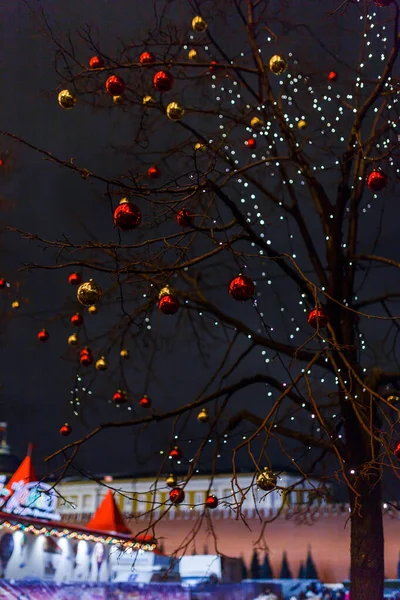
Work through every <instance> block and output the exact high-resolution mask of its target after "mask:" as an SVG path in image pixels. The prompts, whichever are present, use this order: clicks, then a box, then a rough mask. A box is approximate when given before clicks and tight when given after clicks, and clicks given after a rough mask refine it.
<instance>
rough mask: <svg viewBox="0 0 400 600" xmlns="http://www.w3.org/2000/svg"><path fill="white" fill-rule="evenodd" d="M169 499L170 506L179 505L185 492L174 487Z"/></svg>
mask: <svg viewBox="0 0 400 600" xmlns="http://www.w3.org/2000/svg"><path fill="white" fill-rule="evenodd" d="M169 499H170V500H171V502H172V504H181V503H182V502H183V501H184V499H185V492H184V491H183V490H181V488H178V487H175V488H173V489H172V490H171V491H170V493H169Z"/></svg>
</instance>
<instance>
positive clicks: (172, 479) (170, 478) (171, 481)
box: [165, 473, 178, 488]
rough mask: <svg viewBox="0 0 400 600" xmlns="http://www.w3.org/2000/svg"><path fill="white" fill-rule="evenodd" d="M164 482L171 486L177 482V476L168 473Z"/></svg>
mask: <svg viewBox="0 0 400 600" xmlns="http://www.w3.org/2000/svg"><path fill="white" fill-rule="evenodd" d="M165 483H166V484H167V486H168V487H170V488H173V487H175V486H176V484H177V483H178V478H177V476H176V475H174V474H173V473H170V474H169V475H168V477H167V479H166V480H165Z"/></svg>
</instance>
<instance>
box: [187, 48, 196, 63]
mask: <svg viewBox="0 0 400 600" xmlns="http://www.w3.org/2000/svg"><path fill="white" fill-rule="evenodd" d="M188 57H189V60H197V59H198V58H199V54H198V52H197V50H195V49H194V48H192V50H189V54H188Z"/></svg>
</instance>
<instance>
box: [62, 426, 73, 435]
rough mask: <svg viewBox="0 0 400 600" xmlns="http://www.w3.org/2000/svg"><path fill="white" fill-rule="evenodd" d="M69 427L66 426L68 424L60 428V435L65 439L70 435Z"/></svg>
mask: <svg viewBox="0 0 400 600" xmlns="http://www.w3.org/2000/svg"><path fill="white" fill-rule="evenodd" d="M71 431H72V429H71V427H70V426H69V425H68V423H65V425H63V426H62V427H60V434H61V435H63V436H64V437H67V435H70V434H71Z"/></svg>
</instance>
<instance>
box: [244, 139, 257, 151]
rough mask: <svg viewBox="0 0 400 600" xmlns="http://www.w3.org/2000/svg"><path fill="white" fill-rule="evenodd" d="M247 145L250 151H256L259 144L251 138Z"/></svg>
mask: <svg viewBox="0 0 400 600" xmlns="http://www.w3.org/2000/svg"><path fill="white" fill-rule="evenodd" d="M245 144H246V146H247V147H248V148H250V150H254V149H255V148H256V146H257V142H256V140H255V139H254V138H249V139H248V140H246V141H245Z"/></svg>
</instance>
